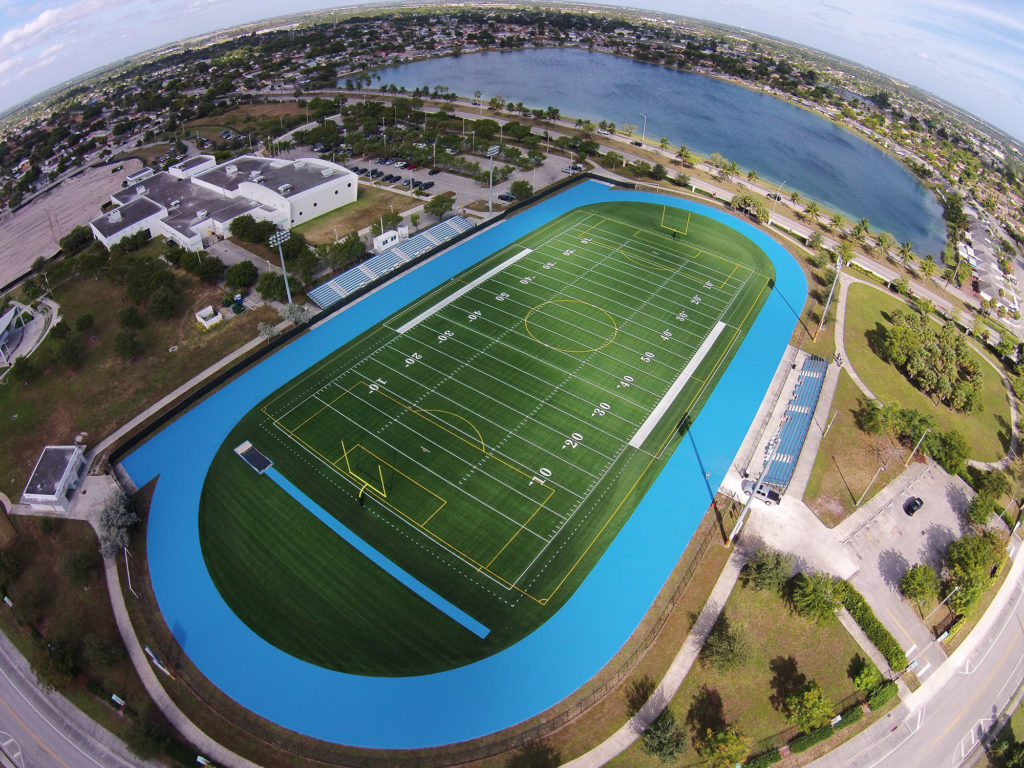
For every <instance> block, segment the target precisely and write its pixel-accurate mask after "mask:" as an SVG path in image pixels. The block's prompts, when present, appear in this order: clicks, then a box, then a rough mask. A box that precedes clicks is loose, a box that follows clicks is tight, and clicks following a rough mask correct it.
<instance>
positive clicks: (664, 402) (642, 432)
mask: <svg viewBox="0 0 1024 768" xmlns="http://www.w3.org/2000/svg"><path fill="white" fill-rule="evenodd" d="M727 327H728V326H727V325H726V324H725V323H723V322H722V321H721V320H719V321H718V322H717V323H715V327H714V328H712V329H711V333H709V334H708V337H707V338H706V339H704V343H703V344H701V345H700V347H698V348H697V351H696V352H695V353H694V355H693V357H692V358H690V362H688V363H687V364H686V367H685V368H683V372H682V373H680V374H679V378H677V379H676V380H675V381H674V382H673V383H672V386H671V387H669V388H668V392H666V393H665V396H664V397H663V398H661V402H659V403H658V405H657V406H655V408H654V410H653V411H651V415H650V416H648V417H647V421H645V422H644V423H643V424H641V425H640V429H638V430H637V431H636V434H635V435H633V439H632V440H630V441H629V444H630V445H631V446H632V447H634V448H636V449H639V448H640V446H641V445H643V444H644V440H646V439H647V436H648V435H650V434H651V430H652V429H654V425H655V424H657V423H658V422H659V421H660V420H661V417H662V416H664V415H665V411H667V410H668V408H669V406H670V405H672V401H674V400H675V399H676V398H677V397H678V396H679V393H680V392H682V391H683V387H685V386H686V382H688V381H689V380H690V377H691V376H692V375H693V372H694V371H696V370H697V366H698V365H700V364H701V361H702V360H703V359H704V358H705V357H706V356H707V354H708V352H710V351H711V347H712V346H714V343H715V342H716V341H717V340H718V337H719V336H720V335H721V333H722V331H724V330H725V329H726V328H727Z"/></svg>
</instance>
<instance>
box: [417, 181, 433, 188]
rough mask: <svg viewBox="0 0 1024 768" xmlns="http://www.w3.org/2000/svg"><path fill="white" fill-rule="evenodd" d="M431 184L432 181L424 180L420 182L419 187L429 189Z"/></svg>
mask: <svg viewBox="0 0 1024 768" xmlns="http://www.w3.org/2000/svg"><path fill="white" fill-rule="evenodd" d="M432 186H434V182H432V181H424V182H423V183H422V184H420V189H430V188H431V187H432Z"/></svg>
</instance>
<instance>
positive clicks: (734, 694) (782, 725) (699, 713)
mask: <svg viewBox="0 0 1024 768" xmlns="http://www.w3.org/2000/svg"><path fill="white" fill-rule="evenodd" d="M724 615H725V617H726V618H727V620H728V622H729V625H730V628H731V630H732V631H734V632H738V633H740V634H742V635H743V636H744V637H745V638H746V641H747V648H748V651H747V655H746V659H745V661H744V662H743V663H742V664H740V665H739V666H738V667H736V668H735V669H732V670H730V671H727V672H725V671H719V670H716V669H712V668H709V667H707V666H705V665H703V664H702V663H701V662H699V661H698V662H697V663H696V664H695V665H694V667H693V669H691V671H690V674H689V675H687V677H686V680H685V681H684V682H683V685H682V687H681V688H680V689H679V692H678V693H677V694H676V696H675V697H674V698H673V699H672V701H671V702H670V705H669V706H670V707H671V709H672V711H673V713H674V714H675V716H676V722H677V723H678V724H679V725H681V726H684V727H686V728H687V729H688V732H689V734H690V735H691V736H697V735H701V736H703V734H704V732H705V730H706V729H708V728H710V729H711V730H712V731H717V730H720V729H721V728H722V727H724V725H726V724H736V725H738V726H739V727H740V729H741V730H742V732H743V735H744V741H745V742H746V743H747V744H748V745H757V746H756V748H755V752H764V751H767V750H768V749H770V748H772V747H776V746H780V745H782V744H784V743H785V742H786V741H787V740H788V739H789V738H792V737H793V736H794V735H795V734H796V732H797V729H796V728H794V727H793V726H790V724H789V722H788V721H787V719H786V715H785V712H784V708H783V704H782V702H784V700H785V699H786V697H787V696H789V695H791V694H793V693H794V692H796V691H798V690H800V689H801V688H802V687H803V686H804V685H805V684H807V683H808V682H810V681H811V680H815V681H817V682H818V684H819V685H821V687H822V689H823V690H824V692H825V695H826V696H827V697H828V699H829V701H830V702H832V703H833V706H834V707H835V708H836V710H839V709H842V708H844V707H846V706H849V705H850V704H851V703H853V700H854V697H855V695H856V694H857V690H856V688H855V686H854V684H853V680H852V679H851V677H850V674H849V672H850V670H851V669H852V668H859V665H860V664H861V663H862V662H863V658H864V657H863V653H862V652H861V649H860V647H859V646H858V645H857V643H856V642H855V641H854V639H853V638H852V637H850V635H849V633H847V631H846V630H845V629H844V628H843V626H842V625H841V624H839V623H838V622H831V623H828V624H815V623H813V622H809V621H807V620H805V619H803V618H801V617H800V616H798V615H797V614H795V613H794V612H793V611H792V610H791V609H790V608H789V606H788V604H787V603H786V602H785V601H784V600H783V599H782V598H781V597H780V596H779V595H777V594H775V593H771V592H757V591H755V590H753V589H750V588H747V587H744V586H743V585H742V584H737V586H736V587H735V588H734V589H733V591H732V594H731V595H730V596H729V600H728V601H727V602H726V604H725V608H724ZM762 638H771V642H763V641H762ZM634 679H636V678H634ZM840 702H842V703H840ZM871 719H872V718H871V717H866V718H865V719H864V720H862V721H861V723H867V722H869V721H870V720H871ZM861 723H858V724H857V725H856V726H853V727H851V728H850V729H849V731H845V732H844V735H845V734H849V735H850V736H852V735H854V733H856V732H857V731H858V730H860V729H862V728H863V727H864V726H863V725H861ZM835 741H837V740H836V739H834V738H833V740H832V741H830V742H826V746H827V747H828V748H831V747H834V746H835ZM699 762H702V759H701V758H700V756H699V755H698V754H697V752H696V751H695V750H694V749H693V747H692V745H690V746H688V747H687V748H686V749H685V750H684V751H683V752H682V753H681V754H680V755H679V757H677V758H676V760H675V763H674V764H676V765H692V764H694V763H699ZM608 765H609V766H612V767H613V768H655V766H659V765H661V763H660V762H659V761H658V759H657V758H656V757H652V756H650V755H647V754H645V753H644V752H643V751H642V749H641V748H640V743H639V742H637V743H635V744H633V746H631V747H630V748H629V749H628V750H627V751H626V752H624V753H623V754H622V755H620V756H619V757H618V758H616V759H615V760H613V761H611V762H610V763H608Z"/></svg>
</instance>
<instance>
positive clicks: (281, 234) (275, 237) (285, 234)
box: [267, 229, 292, 306]
mask: <svg viewBox="0 0 1024 768" xmlns="http://www.w3.org/2000/svg"><path fill="white" fill-rule="evenodd" d="M291 236H292V233H291V230H289V229H279V230H277V232H275V233H274V234H272V235H271V236H270V239H269V240H268V241H267V242H268V243H269V244H270V247H271V248H273V247H274V246H275V245H276V246H277V255H278V256H280V257H281V272H283V273H284V292H285V294H286V295H287V296H288V305H289V306H291V303H292V289H291V288H290V287H289V286H288V269H287V267H285V265H284V251H282V250H281V243H283V242H284V241H285V240H287V239H288V238H289V237H291Z"/></svg>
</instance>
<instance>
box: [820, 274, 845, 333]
mask: <svg viewBox="0 0 1024 768" xmlns="http://www.w3.org/2000/svg"><path fill="white" fill-rule="evenodd" d="M842 273H843V257H842V256H840V257H839V258H838V259H836V277H835V279H834V280H833V281H832V287H831V288H830V289H829V292H828V299H827V300H826V301H825V308H824V309H823V310H821V322H820V323H818V327H817V329H816V330H815V331H814V338H815V339H817V338H818V334H819V333H821V329H822V328H823V327H824V325H825V318H826V317H828V308H829V307H831V306H832V296H833V294H834V293H835V292H836V286H837V285H838V284H839V276H840V275H841V274H842Z"/></svg>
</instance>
